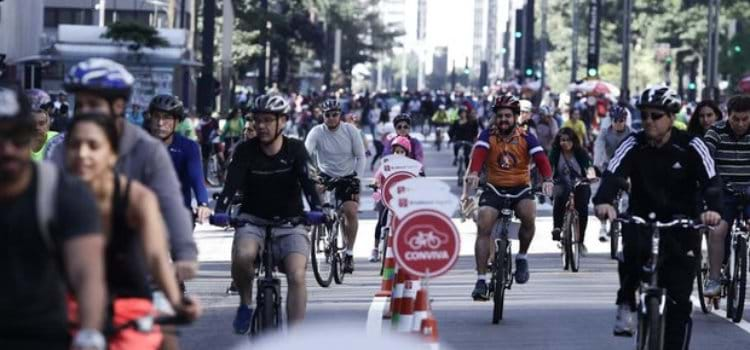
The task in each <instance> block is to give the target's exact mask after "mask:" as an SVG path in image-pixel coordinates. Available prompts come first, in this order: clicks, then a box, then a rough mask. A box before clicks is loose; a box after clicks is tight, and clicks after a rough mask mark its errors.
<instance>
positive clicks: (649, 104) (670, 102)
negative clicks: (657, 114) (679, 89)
mask: <svg viewBox="0 0 750 350" xmlns="http://www.w3.org/2000/svg"><path fill="white" fill-rule="evenodd" d="M636 107H637V108H638V109H644V108H655V109H659V110H662V111H665V112H668V113H677V112H679V111H680V108H681V107H682V99H681V98H680V95H677V93H676V92H674V91H673V90H672V89H670V88H668V87H666V86H652V87H650V88H647V89H646V90H643V93H641V97H640V98H639V99H638V102H637V103H636Z"/></svg>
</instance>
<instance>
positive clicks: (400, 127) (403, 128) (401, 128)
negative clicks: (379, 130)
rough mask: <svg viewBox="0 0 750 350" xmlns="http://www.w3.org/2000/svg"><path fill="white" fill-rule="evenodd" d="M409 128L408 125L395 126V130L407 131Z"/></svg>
mask: <svg viewBox="0 0 750 350" xmlns="http://www.w3.org/2000/svg"><path fill="white" fill-rule="evenodd" d="M409 129H411V126H410V125H409V124H400V125H396V130H409Z"/></svg>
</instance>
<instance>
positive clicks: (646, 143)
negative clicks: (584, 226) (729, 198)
mask: <svg viewBox="0 0 750 350" xmlns="http://www.w3.org/2000/svg"><path fill="white" fill-rule="evenodd" d="M680 105H681V101H680V97H679V96H677V94H676V93H674V92H673V91H672V90H670V89H668V88H666V87H654V88H649V89H646V90H645V91H644V92H643V94H642V95H641V97H640V100H639V101H638V104H637V107H638V109H640V111H641V115H642V119H643V127H644V130H643V131H641V132H639V133H636V134H632V135H631V136H628V137H627V138H626V139H625V140H624V141H623V142H622V143H621V144H620V146H619V147H618V149H617V150H616V151H615V154H614V156H613V157H612V159H611V160H610V162H609V166H608V168H607V171H606V172H605V173H604V177H603V180H602V183H601V185H600V187H599V190H598V192H597V194H596V196H595V197H594V200H593V201H594V204H596V214H597V216H599V217H600V218H603V219H614V218H615V217H616V212H615V208H614V207H613V206H612V203H613V201H614V199H615V197H616V195H617V192H618V191H619V190H620V189H621V188H622V187H623V184H625V183H627V181H628V180H629V182H630V187H631V193H630V206H629V208H628V214H631V215H637V216H640V217H643V218H647V217H649V215H650V214H652V213H653V214H654V215H655V216H656V220H658V221H671V220H672V219H673V218H674V217H675V216H684V217H689V218H695V217H697V216H698V214H699V213H698V210H697V208H698V207H699V206H698V199H697V198H698V197H697V194H698V193H701V194H702V195H703V199H704V200H705V202H706V205H707V207H708V209H707V210H706V211H704V212H703V213H700V219H701V221H702V222H703V223H705V224H707V225H716V224H718V223H719V221H720V220H721V216H720V215H719V213H720V212H721V181H720V178H719V177H718V176H717V174H716V170H715V169H714V162H713V159H711V156H710V155H709V152H708V148H707V147H706V145H705V144H704V143H703V141H701V140H700V139H699V138H695V137H691V136H689V135H688V134H686V133H684V132H682V131H679V130H677V129H673V128H672V124H673V122H674V119H675V114H676V113H677V112H678V111H679V109H680ZM622 238H623V258H622V261H621V262H620V264H619V273H620V283H621V286H620V290H619V291H618V293H617V305H618V312H617V319H616V322H615V328H614V333H615V335H626V336H632V334H633V332H634V323H635V306H636V303H635V292H636V289H637V288H638V284H639V282H640V281H641V277H642V271H643V270H642V266H643V264H644V263H645V262H646V259H647V257H648V255H649V252H650V250H649V248H650V244H651V239H650V237H649V235H648V234H647V233H646V232H644V231H642V230H640V229H637V228H635V227H632V226H630V225H624V227H623V236H622ZM660 255H661V256H660V258H661V260H660V270H659V272H658V274H659V276H660V278H659V284H660V286H661V287H663V288H666V290H667V299H666V325H665V333H664V337H665V343H664V348H665V349H683V348H684V347H685V346H686V344H688V343H689V338H688V337H689V332H688V330H689V327H690V324H691V322H690V312H691V310H692V305H691V302H690V294H691V293H692V288H693V278H695V271H696V269H695V266H696V263H697V262H696V259H697V258H698V257H699V256H700V235H699V234H698V233H697V232H695V230H690V229H682V228H679V229H678V228H675V229H669V230H662V234H661V246H660Z"/></svg>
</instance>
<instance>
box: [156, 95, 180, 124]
mask: <svg viewBox="0 0 750 350" xmlns="http://www.w3.org/2000/svg"><path fill="white" fill-rule="evenodd" d="M154 111H161V112H165V113H169V114H171V115H172V116H174V117H175V118H177V120H179V121H183V120H184V119H185V108H184V107H183V105H182V101H180V99H179V98H178V97H177V96H172V95H156V96H154V98H153V99H151V103H149V104H148V112H149V113H152V112H154Z"/></svg>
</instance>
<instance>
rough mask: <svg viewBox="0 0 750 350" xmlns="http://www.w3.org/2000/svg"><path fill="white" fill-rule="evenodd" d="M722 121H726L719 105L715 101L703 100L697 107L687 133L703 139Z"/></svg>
mask: <svg viewBox="0 0 750 350" xmlns="http://www.w3.org/2000/svg"><path fill="white" fill-rule="evenodd" d="M722 119H724V115H723V114H722V113H721V109H719V105H718V104H716V102H714V101H713V100H703V101H701V102H699V103H698V105H697V106H696V107H695V111H693V115H692V116H691V117H690V122H689V124H688V129H687V131H688V133H689V134H690V135H694V136H698V137H701V138H702V137H703V135H705V134H706V131H708V129H709V128H710V127H711V125H714V123H716V122H718V121H720V120H722Z"/></svg>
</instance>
